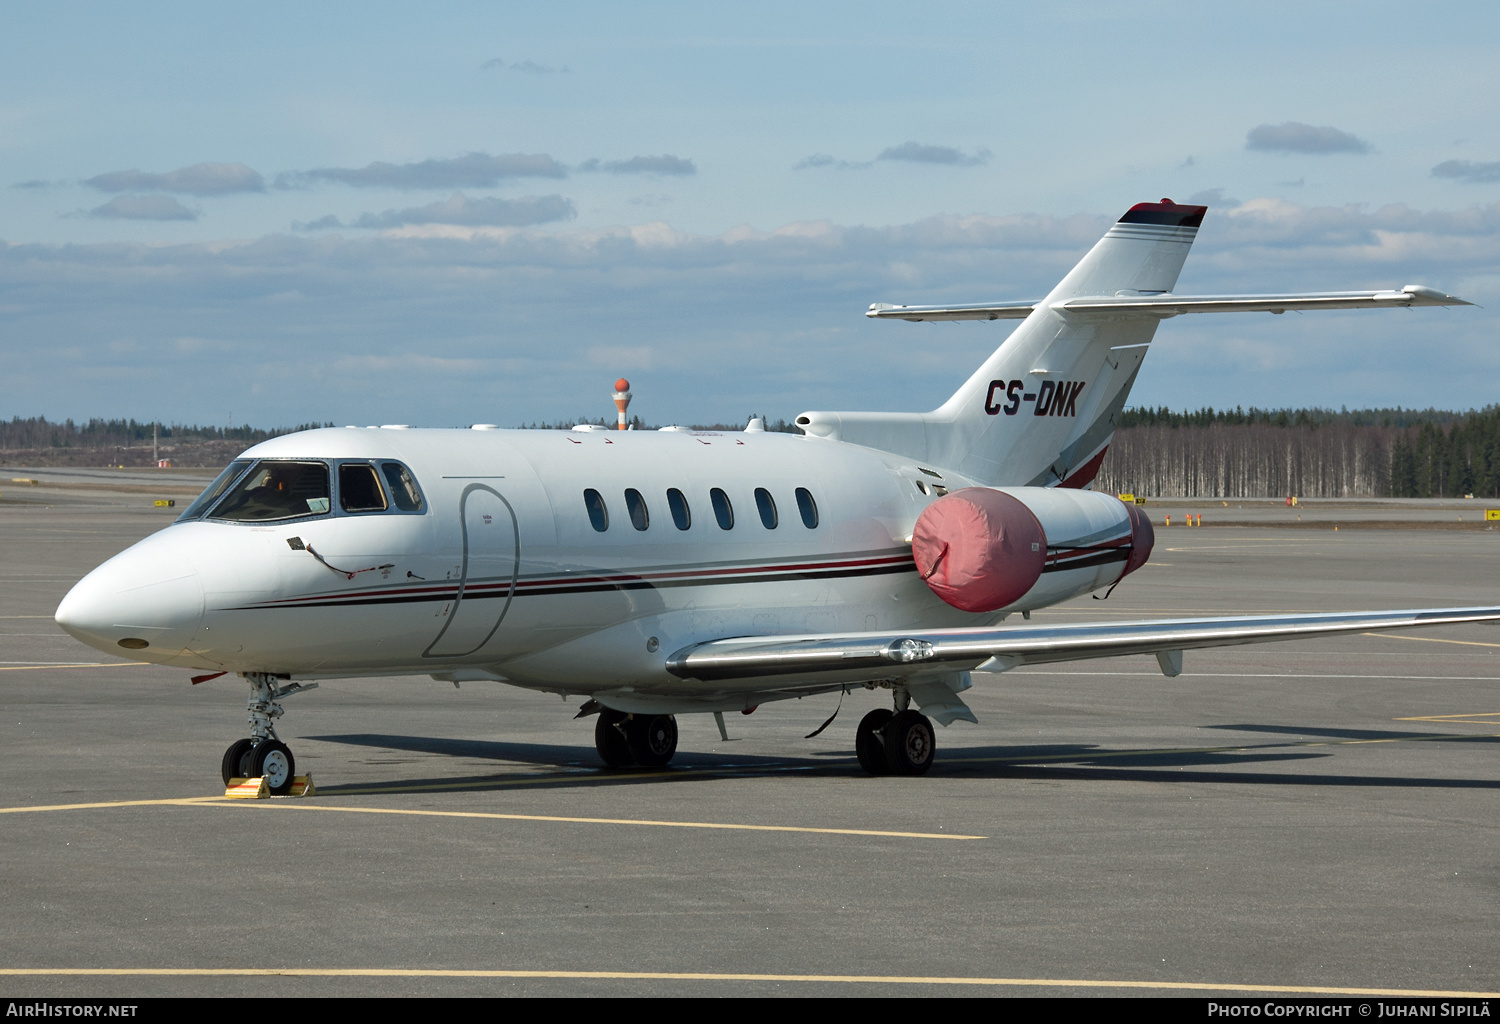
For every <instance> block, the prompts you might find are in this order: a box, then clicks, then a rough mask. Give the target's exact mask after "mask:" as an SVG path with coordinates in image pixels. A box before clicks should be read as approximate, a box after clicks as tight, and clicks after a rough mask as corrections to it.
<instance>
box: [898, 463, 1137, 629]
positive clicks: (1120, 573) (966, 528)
mask: <svg viewBox="0 0 1500 1024" xmlns="http://www.w3.org/2000/svg"><path fill="white" fill-rule="evenodd" d="M1155 539H1156V537H1155V532H1154V531H1153V530H1152V528H1151V522H1150V520H1148V519H1147V518H1146V515H1145V513H1143V512H1142V511H1141V510H1140V509H1138V508H1136V507H1135V506H1134V505H1126V504H1125V503H1124V502H1121V501H1120V500H1118V499H1116V498H1113V497H1111V496H1109V495H1107V494H1096V493H1094V492H1093V491H1082V490H1072V489H1069V488H1055V487H1003V488H989V487H967V488H964V489H963V490H958V491H954V492H953V493H951V494H948V495H946V496H944V497H942V498H940V499H938V500H937V501H935V502H933V503H932V504H931V505H929V506H927V508H926V509H924V510H923V512H922V514H921V515H920V516H918V517H917V523H916V526H915V528H914V529H913V530H912V542H911V547H912V558H913V559H914V560H915V562H916V563H917V570H918V572H919V573H920V574H921V576H922V579H923V580H925V581H926V582H927V585H928V587H930V588H931V589H932V592H933V593H935V594H936V595H937V596H938V597H940V598H942V599H943V600H944V601H946V602H947V603H948V604H950V605H952V606H953V607H955V608H959V609H961V610H963V611H966V612H993V611H999V610H1001V609H1003V608H1006V607H1008V606H1010V605H1014V604H1017V603H1018V602H1022V601H1023V599H1026V598H1028V597H1029V598H1031V599H1032V600H1026V601H1025V604H1027V605H1031V604H1045V603H1051V602H1053V601H1058V600H1063V599H1065V598H1067V597H1071V596H1074V595H1076V594H1083V593H1087V592H1088V591H1090V590H1098V589H1100V588H1102V587H1107V586H1111V585H1113V584H1115V583H1118V582H1119V581H1120V580H1121V579H1123V578H1124V577H1125V576H1126V575H1128V574H1129V573H1132V572H1134V571H1135V570H1136V569H1139V568H1140V567H1141V566H1142V565H1145V564H1146V559H1147V558H1149V557H1150V555H1151V547H1152V545H1153V544H1154V543H1155Z"/></svg>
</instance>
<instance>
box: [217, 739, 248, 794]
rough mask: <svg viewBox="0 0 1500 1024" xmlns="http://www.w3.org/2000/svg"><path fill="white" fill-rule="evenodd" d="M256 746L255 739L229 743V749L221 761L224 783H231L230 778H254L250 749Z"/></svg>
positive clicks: (220, 769)
mask: <svg viewBox="0 0 1500 1024" xmlns="http://www.w3.org/2000/svg"><path fill="white" fill-rule="evenodd" d="M254 747H255V741H254V740H249V739H244V740H235V741H234V742H233V743H231V744H229V749H228V750H226V751H224V760H223V761H221V762H220V763H219V772H220V774H222V775H223V776H224V785H226V786H227V785H229V780H230V779H252V778H254V777H255V776H253V775H251V774H250V751H251V750H253V749H254Z"/></svg>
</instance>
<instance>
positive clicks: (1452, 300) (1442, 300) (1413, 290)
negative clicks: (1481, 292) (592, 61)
mask: <svg viewBox="0 0 1500 1024" xmlns="http://www.w3.org/2000/svg"><path fill="white" fill-rule="evenodd" d="M1401 291H1402V292H1404V293H1405V294H1407V295H1410V296H1412V297H1414V298H1418V299H1423V300H1425V301H1426V302H1430V303H1432V304H1434V305H1439V306H1472V305H1474V303H1472V302H1469V301H1468V300H1467V299H1460V298H1459V297H1458V296H1457V295H1449V294H1448V293H1447V292H1440V291H1438V290H1437V289H1436V288H1428V287H1427V286H1426V285H1421V284H1409V285H1407V286H1406V287H1405V288H1402V289H1401Z"/></svg>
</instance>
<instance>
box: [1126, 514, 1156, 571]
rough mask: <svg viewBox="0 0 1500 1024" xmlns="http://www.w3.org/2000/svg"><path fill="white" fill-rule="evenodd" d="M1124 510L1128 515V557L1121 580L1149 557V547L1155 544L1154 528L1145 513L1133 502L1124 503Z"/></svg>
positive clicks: (1143, 563)
mask: <svg viewBox="0 0 1500 1024" xmlns="http://www.w3.org/2000/svg"><path fill="white" fill-rule="evenodd" d="M1125 512H1126V514H1127V515H1129V516H1130V559H1129V560H1128V561H1127V562H1126V563H1125V571H1124V572H1122V573H1120V579H1122V580H1123V579H1124V578H1125V577H1126V576H1129V575H1130V574H1131V573H1133V572H1135V571H1136V570H1137V569H1139V568H1140V567H1141V566H1143V565H1145V564H1146V559H1148V558H1150V557H1151V549H1152V548H1153V547H1155V546H1156V530H1155V528H1154V527H1152V525H1151V520H1150V519H1147V518H1146V513H1144V512H1142V511H1141V510H1140V507H1139V506H1138V505H1135V504H1134V503H1128V504H1126V506H1125Z"/></svg>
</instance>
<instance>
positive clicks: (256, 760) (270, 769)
mask: <svg viewBox="0 0 1500 1024" xmlns="http://www.w3.org/2000/svg"><path fill="white" fill-rule="evenodd" d="M296 771H297V760H296V758H294V757H292V752H291V751H290V750H289V749H287V745H286V744H285V743H282V742H281V741H280V740H261V741H260V742H259V743H258V744H256V746H255V752H254V753H252V754H251V755H250V777H251V778H252V779H253V778H256V777H257V776H263V777H264V778H265V780H266V788H267V789H269V790H270V791H271V792H272V793H274V794H275V795H277V796H285V795H286V794H288V793H290V792H291V791H292V780H293V779H294V778H296Z"/></svg>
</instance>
